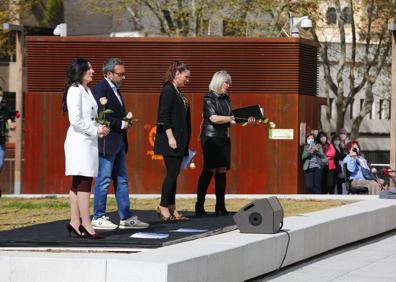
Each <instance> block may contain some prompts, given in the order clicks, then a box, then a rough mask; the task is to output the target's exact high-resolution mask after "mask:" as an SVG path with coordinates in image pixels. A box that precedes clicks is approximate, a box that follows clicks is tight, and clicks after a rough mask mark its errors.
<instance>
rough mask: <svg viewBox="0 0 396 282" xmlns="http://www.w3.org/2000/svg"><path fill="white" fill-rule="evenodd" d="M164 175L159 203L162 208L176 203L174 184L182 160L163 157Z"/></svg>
mask: <svg viewBox="0 0 396 282" xmlns="http://www.w3.org/2000/svg"><path fill="white" fill-rule="evenodd" d="M164 162H165V167H166V175H165V178H164V181H163V182H162V191H161V202H160V205H161V206H162V207H167V206H169V205H174V204H175V203H176V183H177V176H178V175H179V173H180V165H181V162H182V158H178V157H166V156H164Z"/></svg>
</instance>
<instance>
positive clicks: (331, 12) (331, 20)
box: [326, 7, 337, 25]
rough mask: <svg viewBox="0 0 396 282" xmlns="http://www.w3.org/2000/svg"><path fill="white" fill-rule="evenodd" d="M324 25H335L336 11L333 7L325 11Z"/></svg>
mask: <svg viewBox="0 0 396 282" xmlns="http://www.w3.org/2000/svg"><path fill="white" fill-rule="evenodd" d="M326 23H327V24H329V25H330V24H336V23H337V11H336V8H334V7H329V8H328V9H327V11H326Z"/></svg>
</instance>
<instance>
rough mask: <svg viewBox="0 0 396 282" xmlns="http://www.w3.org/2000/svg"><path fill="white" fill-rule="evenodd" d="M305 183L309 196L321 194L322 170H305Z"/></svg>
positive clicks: (315, 168) (316, 168)
mask: <svg viewBox="0 0 396 282" xmlns="http://www.w3.org/2000/svg"><path fill="white" fill-rule="evenodd" d="M305 182H306V185H307V190H308V193H309V194H320V193H321V192H322V190H321V183H322V169H320V168H318V167H314V168H310V169H308V170H306V171H305Z"/></svg>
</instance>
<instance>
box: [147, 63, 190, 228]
mask: <svg viewBox="0 0 396 282" xmlns="http://www.w3.org/2000/svg"><path fill="white" fill-rule="evenodd" d="M189 78H190V70H189V68H188V66H187V65H186V64H184V63H183V62H180V61H174V62H173V63H172V64H171V65H170V66H169V68H168V71H167V72H166V74H165V83H164V85H163V86H162V89H161V94H160V99H159V104H158V119H157V135H156V138H155V144H154V151H155V153H156V154H159V155H163V157H164V162H165V167H166V175H165V178H164V181H163V183H162V193H161V203H160V205H159V207H158V208H157V213H158V214H159V215H160V216H161V218H162V219H163V220H164V221H168V220H188V218H187V217H184V216H183V215H182V214H180V213H179V212H178V211H177V210H176V181H177V176H178V175H179V173H180V166H181V162H182V159H183V157H184V156H186V155H188V144H189V142H190V136H191V117H190V106H189V103H188V100H187V98H186V97H185V96H184V95H183V94H182V92H181V91H180V89H179V88H180V87H182V86H185V85H186V84H187V82H188V80H189Z"/></svg>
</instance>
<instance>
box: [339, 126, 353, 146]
mask: <svg viewBox="0 0 396 282" xmlns="http://www.w3.org/2000/svg"><path fill="white" fill-rule="evenodd" d="M339 133H340V134H339V136H340V140H341V143H340V146H341V148H343V149H344V150H345V145H346V144H348V143H349V142H350V141H351V140H350V139H349V137H348V133H347V131H346V129H345V128H341V129H340V131H339Z"/></svg>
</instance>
